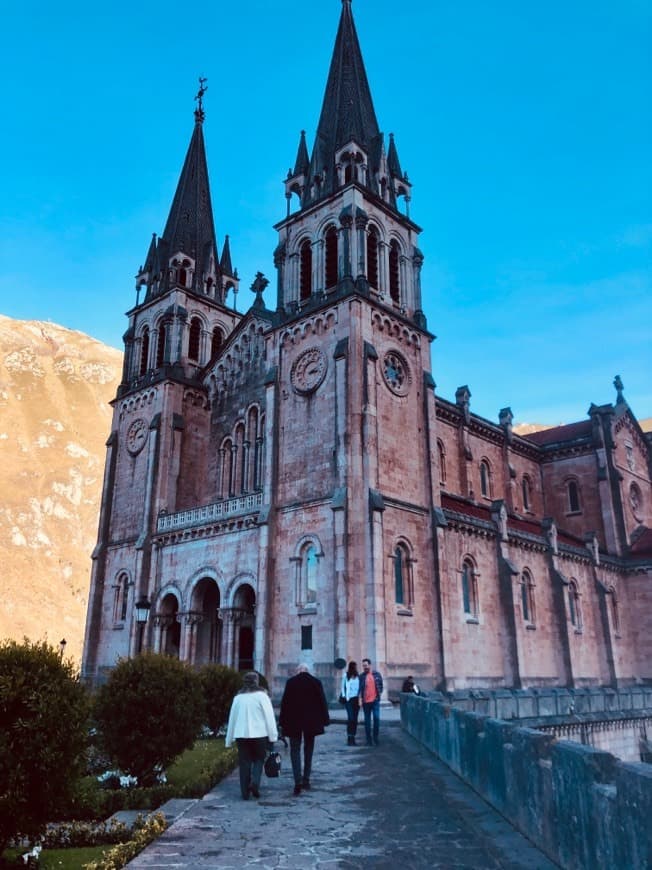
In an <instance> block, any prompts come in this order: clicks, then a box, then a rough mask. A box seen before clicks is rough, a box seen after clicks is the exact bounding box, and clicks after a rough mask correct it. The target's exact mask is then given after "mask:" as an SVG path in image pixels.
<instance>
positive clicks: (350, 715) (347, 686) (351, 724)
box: [340, 662, 360, 746]
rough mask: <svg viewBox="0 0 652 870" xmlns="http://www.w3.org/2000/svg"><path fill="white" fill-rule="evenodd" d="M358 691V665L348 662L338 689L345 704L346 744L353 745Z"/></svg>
mask: <svg viewBox="0 0 652 870" xmlns="http://www.w3.org/2000/svg"><path fill="white" fill-rule="evenodd" d="M359 692H360V680H359V678H358V666H357V664H356V663H355V662H349V666H348V668H347V669H346V672H345V673H344V674H343V675H342V689H341V691H340V697H341V698H344V703H345V705H346V742H347V745H348V746H355V735H356V733H357V731H358V713H359V712H360V702H359V701H358V694H359Z"/></svg>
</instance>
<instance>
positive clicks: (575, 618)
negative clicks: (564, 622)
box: [568, 580, 582, 631]
mask: <svg viewBox="0 0 652 870" xmlns="http://www.w3.org/2000/svg"><path fill="white" fill-rule="evenodd" d="M568 618H569V619H570V621H571V625H573V626H574V628H575V631H581V630H582V609H581V607H580V593H579V591H578V588H577V583H576V582H575V580H571V581H570V583H569V584H568Z"/></svg>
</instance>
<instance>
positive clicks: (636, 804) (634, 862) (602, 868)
mask: <svg viewBox="0 0 652 870" xmlns="http://www.w3.org/2000/svg"><path fill="white" fill-rule="evenodd" d="M507 694H509V693H506V695H507ZM485 700H486V699H485ZM401 721H402V724H403V727H404V728H405V729H406V731H407V732H408V733H409V734H411V735H412V736H413V737H414V738H415V739H416V740H418V741H419V742H421V743H422V744H423V745H424V746H425V747H427V748H428V749H429V750H430V751H431V752H433V753H435V754H436V755H437V756H438V757H439V758H441V760H442V761H443V762H444V763H445V764H447V765H448V766H449V767H450V768H451V769H452V770H453V771H454V772H455V773H456V774H457V775H458V776H459V777H461V778H462V779H463V780H464V781H465V782H466V783H468V784H469V785H470V786H471V787H472V788H473V789H474V790H475V791H476V792H478V794H480V795H481V796H482V797H483V798H484V799H485V800H486V801H487V802H488V803H490V804H491V805H492V806H493V807H495V808H496V809H497V810H498V812H500V813H501V814H502V815H503V816H504V817H505V818H507V819H508V820H509V821H510V822H511V823H512V824H513V825H514V827H515V828H517V829H518V830H519V831H521V833H523V834H524V835H525V836H526V837H528V839H530V840H531V841H532V842H533V843H534V844H535V845H536V846H537V847H538V848H539V849H541V851H542V852H544V853H545V854H546V855H548V856H549V857H550V858H551V860H552V861H554V862H556V863H557V864H559V866H560V867H563V868H569V870H570V868H573V870H613V868H615V867H623V868H624V867H627V868H630V867H631V868H634V867H636V868H639V867H640V868H644V867H649V866H651V865H650V864H649V863H648V861H649V860H650V856H651V855H652V826H650V818H652V765H649V764H644V763H642V762H637V763H625V762H621V761H618V759H617V758H615V757H614V756H613V755H611V754H610V753H609V752H604V751H601V750H597V749H593V748H592V747H588V746H582V745H581V744H579V743H573V742H570V741H560V740H557V739H556V738H555V737H554V736H553V735H552V734H543V733H541V732H540V731H535V730H534V729H532V728H525V727H522V726H519V724H518V723H517V722H515V721H513V720H512V721H511V722H505V721H502V720H500V719H494V718H491V717H490V716H489V715H486V714H483V713H478V712H471V711H467V710H463V709H459V708H458V707H457V706H453V705H452V704H450V703H447V702H446V701H444V700H437V699H435V698H433V697H429V696H427V695H426V696H417V695H407V694H404V695H401Z"/></svg>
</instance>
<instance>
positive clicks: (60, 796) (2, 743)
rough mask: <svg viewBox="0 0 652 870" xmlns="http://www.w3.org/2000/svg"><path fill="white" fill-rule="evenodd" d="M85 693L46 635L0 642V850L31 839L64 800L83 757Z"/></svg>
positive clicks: (85, 720)
mask: <svg viewBox="0 0 652 870" xmlns="http://www.w3.org/2000/svg"><path fill="white" fill-rule="evenodd" d="M88 714H89V698H88V694H87V692H86V689H85V688H84V686H83V685H82V683H81V682H80V680H79V676H78V674H77V673H76V672H75V671H74V669H73V665H72V663H71V662H70V661H64V660H63V658H62V656H61V653H60V652H59V651H58V650H56V651H55V650H54V649H53V648H52V647H51V646H49V645H48V644H47V643H45V642H39V643H31V642H30V641H28V640H25V641H24V642H23V643H22V644H19V643H16V642H15V641H4V642H2V643H0V854H1V853H2V850H3V849H4V847H5V846H6V844H7V842H8V841H9V840H10V839H11V838H12V837H15V836H18V835H20V836H24V837H28V838H30V839H35V838H36V837H37V836H38V835H39V834H40V833H41V831H42V830H43V829H44V828H45V824H46V822H48V821H49V820H50V819H51V818H52V817H53V815H54V816H55V817H56V813H57V812H58V811H59V809H60V808H61V807H62V806H63V805H64V804H65V803H66V802H67V801H68V799H69V796H70V792H71V790H72V787H73V784H74V782H75V781H76V780H77V779H78V777H79V775H80V771H81V768H82V765H83V761H84V749H85V747H86V742H87V734H88Z"/></svg>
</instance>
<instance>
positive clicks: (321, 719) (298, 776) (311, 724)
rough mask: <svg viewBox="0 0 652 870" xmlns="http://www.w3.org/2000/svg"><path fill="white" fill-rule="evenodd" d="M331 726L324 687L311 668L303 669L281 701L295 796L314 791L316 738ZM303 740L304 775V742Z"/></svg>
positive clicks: (292, 681)
mask: <svg viewBox="0 0 652 870" xmlns="http://www.w3.org/2000/svg"><path fill="white" fill-rule="evenodd" d="M329 723H330V717H329V715H328V704H327V703H326V695H325V694H324V687H323V686H322V684H321V681H320V680H318V679H317V677H313V676H312V675H311V674H309V673H308V665H299V667H298V668H297V673H296V676H294V677H290V679H289V680H288V681H287V683H286V684H285V691H284V692H283V697H282V698H281V713H280V716H279V724H280V726H281V728H282V729H283V734H285V736H286V737H289V738H290V759H291V760H292V773H293V774H294V794H295V796H296V795H298V794H301V789H302V788H303V789H309V788H310V771H311V770H312V753H313V750H314V748H315V737H316V736H317V734H323V733H324V728H325V727H326V725H328V724H329ZM302 740H303V774H302V773H301V741H302Z"/></svg>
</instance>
